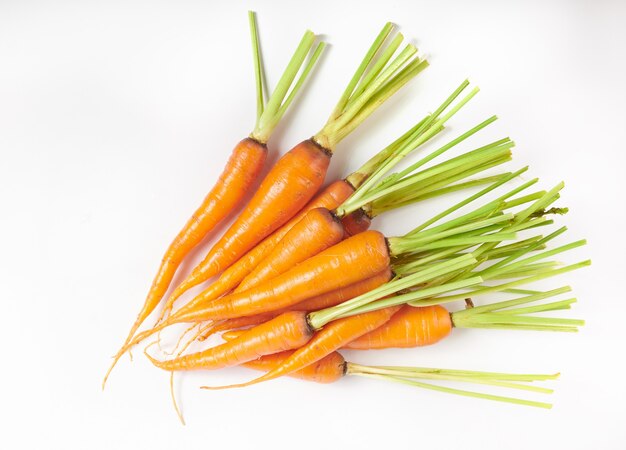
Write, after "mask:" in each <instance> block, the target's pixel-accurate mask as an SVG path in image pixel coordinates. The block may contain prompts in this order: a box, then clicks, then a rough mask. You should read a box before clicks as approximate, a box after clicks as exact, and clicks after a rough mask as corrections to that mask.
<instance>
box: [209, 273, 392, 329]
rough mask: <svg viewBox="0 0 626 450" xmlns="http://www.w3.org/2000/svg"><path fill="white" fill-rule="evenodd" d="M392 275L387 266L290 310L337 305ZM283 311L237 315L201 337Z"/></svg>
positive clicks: (259, 320) (260, 319) (367, 290)
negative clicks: (371, 275) (364, 278)
mask: <svg viewBox="0 0 626 450" xmlns="http://www.w3.org/2000/svg"><path fill="white" fill-rule="evenodd" d="M392 277H393V273H392V272H391V269H389V268H387V269H385V270H383V271H382V272H380V273H378V274H376V275H374V276H373V277H370V278H367V279H366V280H363V281H358V282H356V283H354V284H351V285H350V286H346V287H343V288H339V289H336V290H334V291H332V292H328V293H326V294H322V295H318V296H317V297H312V298H309V299H307V300H304V301H303V302H300V303H298V304H296V305H295V306H293V307H291V308H289V310H291V311H317V310H318V309H323V308H328V307H330V306H335V305H338V304H340V303H342V302H344V301H346V300H349V299H351V298H354V297H356V296H358V295H361V294H364V293H366V292H369V291H371V290H372V289H375V288H377V287H378V286H381V285H382V284H384V283H386V282H388V281H389V280H391V278H392ZM283 312H285V311H284V310H279V311H274V312H271V313H265V314H259V315H256V316H244V317H237V318H235V319H228V320H224V321H222V322H219V323H217V324H215V325H214V326H212V327H211V328H209V329H208V330H206V331H205V332H204V334H203V335H202V336H201V337H200V338H199V339H200V340H204V339H206V338H207V337H209V336H211V335H212V334H214V333H218V332H220V331H225V330H234V329H237V328H244V327H249V326H251V325H258V324H260V323H263V322H267V321H268V320H271V319H273V318H274V317H276V316H278V315H280V314H282V313H283Z"/></svg>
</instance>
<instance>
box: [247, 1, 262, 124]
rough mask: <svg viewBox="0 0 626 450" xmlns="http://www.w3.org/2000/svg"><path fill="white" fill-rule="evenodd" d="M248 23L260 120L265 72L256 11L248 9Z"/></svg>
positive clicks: (257, 112)
mask: <svg viewBox="0 0 626 450" xmlns="http://www.w3.org/2000/svg"><path fill="white" fill-rule="evenodd" d="M248 23H249V25H250V40H251V41H252V58H253V63H254V81H255V91H256V120H257V121H258V120H259V119H260V118H261V115H262V114H263V109H264V108H265V100H264V90H265V74H264V70H263V61H262V60H261V48H260V45H259V32H258V29H257V20H256V13H255V12H254V11H248Z"/></svg>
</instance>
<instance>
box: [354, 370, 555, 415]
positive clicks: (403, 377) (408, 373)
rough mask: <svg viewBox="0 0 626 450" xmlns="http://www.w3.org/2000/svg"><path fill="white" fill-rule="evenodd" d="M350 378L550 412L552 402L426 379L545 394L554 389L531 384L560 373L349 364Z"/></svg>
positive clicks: (551, 378)
mask: <svg viewBox="0 0 626 450" xmlns="http://www.w3.org/2000/svg"><path fill="white" fill-rule="evenodd" d="M346 375H357V376H361V377H367V378H374V379H379V380H385V381H391V382H395V383H400V384H405V385H408V386H413V387H418V388H422V389H429V390H433V391H438V392H444V393H448V394H455V395H461V396H465V397H473V398H480V399H484V400H493V401H499V402H504V403H512V404H516V405H525V406H533V407H537V408H544V409H550V408H552V405H551V404H550V403H544V402H537V401H532V400H524V399H519V398H514V397H504V396H500V395H493V394H486V393H482V392H475V391H468V390H462V389H457V388H451V387H448V386H442V385H439V384H433V383H431V382H429V383H425V382H424V381H422V380H428V381H435V382H441V381H444V382H459V383H469V384H480V385H487V386H495V387H501V388H509V389H518V390H525V391H530V392H537V393H542V394H551V393H552V392H553V390H552V389H547V388H543V387H537V386H532V385H528V384H522V383H528V382H533V381H545V380H556V379H557V378H558V377H559V374H558V373H557V374H553V375H541V374H538V375H534V374H506V373H490V372H475V371H459V370H448V369H431V368H422V367H398V366H396V367H385V366H379V367H376V366H362V365H360V364H354V363H347V365H346Z"/></svg>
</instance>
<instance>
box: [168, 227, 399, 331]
mask: <svg viewBox="0 0 626 450" xmlns="http://www.w3.org/2000/svg"><path fill="white" fill-rule="evenodd" d="M389 263H390V256H389V250H388V248H387V242H386V240H385V237H384V236H383V235H382V234H381V233H379V232H377V231H366V232H364V233H359V234H357V235H356V236H352V237H350V238H348V239H346V240H344V241H342V242H340V243H338V244H337V245H335V246H333V247H331V248H329V249H327V250H325V251H323V252H321V253H319V254H317V255H315V256H313V257H312V258H309V259H307V260H306V261H304V262H302V263H300V264H298V265H297V266H295V267H293V268H292V269H291V270H289V271H287V272H285V273H283V274H282V275H279V276H278V277H276V278H273V279H271V280H268V281H265V282H263V283H261V284H259V285H257V286H255V287H254V288H252V289H249V290H247V291H243V292H238V293H233V294H230V295H227V296H225V297H222V298H220V299H217V300H215V301H213V302H210V303H208V304H206V305H203V306H202V307H201V308H197V309H194V310H191V311H188V312H185V314H180V311H179V312H177V313H175V314H173V315H172V316H170V318H169V319H167V320H166V321H165V322H164V323H163V324H172V323H179V322H202V321H205V320H221V319H231V318H235V317H241V316H251V315H255V314H261V313H265V312H269V311H275V310H279V309H284V308H288V307H291V306H293V305H296V304H297V303H299V302H301V301H303V300H306V299H308V298H311V297H313V296H316V295H320V294H324V293H327V292H331V291H333V290H335V289H339V288H341V287H345V286H349V285H351V284H353V283H356V282H358V281H362V280H364V279H366V278H369V277H372V276H374V275H376V274H378V273H380V272H382V271H383V270H385V269H387V268H389ZM163 324H162V325H163Z"/></svg>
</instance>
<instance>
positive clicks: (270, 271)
mask: <svg viewBox="0 0 626 450" xmlns="http://www.w3.org/2000/svg"><path fill="white" fill-rule="evenodd" d="M468 84H469V82H468V81H467V80H466V81H464V82H463V83H462V84H461V85H460V86H459V87H458V88H457V89H456V90H455V91H454V92H453V93H452V95H450V96H449V97H448V98H447V99H446V100H445V101H444V103H443V104H442V105H440V106H439V107H438V108H437V109H436V110H435V112H434V113H433V114H431V115H427V116H426V117H425V118H424V119H422V120H421V121H420V122H418V124H417V125H415V126H414V127H412V128H411V129H410V130H408V131H407V132H406V133H404V134H403V135H402V136H401V137H400V138H398V139H397V140H395V141H394V142H392V143H391V144H390V145H389V146H387V147H386V148H385V149H383V150H382V151H380V152H379V153H378V154H377V155H375V156H374V157H373V158H371V159H370V160H369V161H367V162H366V163H365V164H364V165H363V166H362V167H361V168H359V169H357V171H355V172H354V173H353V174H351V175H349V176H348V177H347V178H346V181H345V183H347V184H350V185H352V186H354V188H357V189H356V192H354V194H355V195H356V194H359V193H360V190H359V186H361V185H362V183H363V182H365V181H366V180H367V179H368V177H369V176H370V175H372V174H375V175H377V176H380V175H381V172H380V169H381V167H383V166H384V167H385V171H389V170H391V168H393V166H394V164H397V163H398V162H400V160H401V159H402V157H404V156H406V155H407V154H408V153H410V152H412V151H415V150H416V149H417V148H419V147H420V145H422V144H423V143H425V142H427V141H428V140H429V139H430V138H431V137H433V136H434V135H436V134H437V133H438V132H439V131H440V130H441V128H442V127H443V125H444V123H445V122H446V121H447V120H448V119H449V118H450V117H452V116H453V115H454V114H455V112H456V111H458V110H459V109H460V108H461V107H462V106H463V105H464V104H466V103H467V102H468V101H469V100H470V99H471V98H472V97H473V96H474V95H475V94H476V92H477V90H476V89H475V90H473V91H472V92H471V93H470V94H469V95H468V96H467V97H465V98H464V99H463V100H462V101H461V102H460V103H459V104H458V105H456V106H455V107H454V108H453V109H452V111H450V112H448V113H447V114H445V115H444V116H443V117H440V116H441V114H442V113H443V112H444V111H445V110H446V108H447V107H448V106H449V105H450V104H451V103H452V102H453V101H454V100H455V99H456V98H457V97H458V96H459V95H460V94H461V92H462V91H463V90H464V89H465V88H466V87H467V86H468ZM495 119H496V117H495V116H494V117H491V118H489V119H487V120H486V121H484V122H482V123H481V124H479V125H478V126H476V127H474V128H473V129H471V130H470V131H468V132H466V133H464V134H463V135H461V136H459V137H457V138H456V139H454V140H453V141H451V142H450V143H448V144H446V145H445V146H443V147H441V148H440V149H438V150H437V151H435V152H433V153H432V154H430V155H428V156H427V157H425V158H423V159H422V160H420V161H419V162H417V163H415V164H413V166H412V169H417V168H419V167H420V166H422V165H424V164H426V163H427V162H428V161H430V160H432V159H433V158H435V157H436V156H438V155H440V154H442V153H443V152H445V151H447V150H449V149H450V148H452V147H454V146H455V145H457V144H458V143H460V142H462V141H463V140H465V139H467V138H468V137H470V136H471V135H473V134H474V133H476V132H478V131H479V130H481V129H482V128H484V127H486V126H487V125H489V124H490V123H492V122H493V121H494V120H495ZM497 144H498V145H500V144H503V142H498V143H497ZM504 144H506V142H504ZM485 151H487V152H489V151H490V149H489V148H486V149H481V150H480V151H479V152H482V154H485ZM503 152H504V153H503ZM506 153H508V150H507V149H502V151H500V153H497V154H496V156H498V157H500V156H502V155H504V154H506ZM470 157H471V159H469V158H470ZM488 158H489V159H493V156H488ZM389 159H393V160H394V164H389V163H388V160H389ZM465 162H467V167H465V168H464V170H463V171H462V172H463V173H461V174H459V173H458V172H459V171H458V169H457V168H458V167H462V166H465V164H464V163H465ZM501 162H504V160H502V161H501ZM478 163H480V165H481V167H480V168H481V170H482V168H483V165H484V163H485V160H484V159H481V158H476V153H475V152H474V153H472V152H470V153H469V154H467V155H466V156H464V157H462V158H454V159H453V160H451V161H449V162H447V163H444V164H440V165H438V166H436V167H433V168H430V169H428V170H425V171H422V172H420V173H417V174H413V175H412V178H413V179H414V182H413V183H412V184H411V185H408V186H407V185H406V184H405V183H404V184H402V188H403V189H407V188H410V190H411V192H412V193H414V192H415V190H418V189H419V188H420V187H424V186H433V185H436V186H442V185H445V184H447V183H452V182H453V181H457V180H458V179H460V178H463V177H465V176H468V175H469V174H473V173H476V171H477V170H475V169H473V167H474V166H476V165H477V164H478ZM399 181H403V180H402V179H400V180H399ZM389 185H390V183H387V185H386V187H387V189H386V195H384V196H382V197H381V198H378V199H374V200H373V201H371V202H370V203H368V204H360V205H359V209H358V210H355V211H354V210H353V211H352V212H351V213H346V214H344V215H343V217H342V224H344V222H345V223H347V225H348V227H349V228H351V230H349V231H346V232H345V233H344V234H347V235H352V234H355V233H356V232H357V231H364V230H365V229H367V228H368V226H369V223H370V221H371V219H372V218H373V217H374V216H375V215H376V214H375V213H374V212H372V211H373V209H379V210H382V209H383V205H384V203H385V202H386V201H387V198H388V197H392V195H391V194H392V193H393V191H392V190H390V189H389ZM376 187H378V185H374V186H372V187H371V189H373V188H376ZM420 199H421V198H419V197H415V196H413V200H415V201H417V200H420ZM344 200H347V199H344ZM396 200H397V199H396V198H392V201H396ZM407 203H410V202H405V203H404V204H407ZM337 206H339V205H337ZM327 209H329V210H330V209H331V208H327ZM332 209H335V208H332ZM353 209H354V208H353ZM388 209H390V208H386V210H388ZM332 214H335V212H333V213H332ZM301 215H302V213H301V214H300V215H299V216H298V217H301ZM304 217H306V215H305V216H304ZM350 217H351V218H352V220H351V219H350ZM316 218H317V219H318V220H321V222H320V223H318V224H317V228H319V229H320V230H324V229H325V228H324V227H325V226H327V225H328V220H325V219H324V218H323V217H322V216H321V215H320V214H319V212H318V214H317V215H316ZM308 220H309V221H310V222H311V223H314V222H313V221H314V220H315V218H313V217H311V218H309V219H308ZM291 228H292V227H291V226H290V227H289V230H288V231H285V234H284V235H283V237H282V239H283V240H284V241H285V242H291V243H293V242H295V241H296V240H297V241H298V243H299V245H297V246H294V245H292V244H286V245H282V246H279V248H275V247H276V244H275V243H274V242H272V243H271V244H270V245H273V246H274V249H273V251H271V252H270V251H269V248H268V254H264V255H263V256H262V257H261V256H260V252H257V251H256V250H257V249H254V250H252V251H251V252H249V253H248V255H246V256H244V258H242V260H243V261H239V262H238V263H236V264H235V265H234V266H232V268H229V269H228V270H227V271H226V272H225V273H224V274H223V275H224V277H220V279H219V280H218V281H217V282H216V283H214V284H212V285H211V286H209V287H208V288H207V289H205V291H203V292H202V293H201V294H200V295H199V296H196V298H194V299H193V300H192V301H191V302H189V303H188V304H187V305H185V307H183V309H185V310H188V309H191V308H195V307H197V306H198V305H200V304H204V303H206V302H208V301H211V300H214V299H215V298H216V297H217V296H218V295H221V294H223V293H225V291H226V289H225V288H231V287H232V286H234V284H235V282H236V280H240V279H241V277H242V276H243V275H244V270H240V268H243V267H244V264H246V267H245V268H246V271H248V270H249V269H251V268H252V265H253V264H251V263H250V258H248V256H249V255H252V254H254V255H256V256H259V258H258V260H259V261H257V262H255V263H256V264H257V267H256V268H255V269H254V270H252V272H253V273H249V274H248V275H247V276H246V278H243V279H242V280H241V282H240V284H239V286H238V287H237V288H236V289H235V292H241V291H243V290H246V289H249V288H251V287H253V286H255V285H256V284H258V283H260V282H262V281H266V280H268V279H270V278H271V277H272V276H277V275H280V274H281V273H282V271H284V270H285V269H286V268H289V267H291V266H292V265H295V264H297V263H299V262H301V261H303V260H304V259H306V258H308V257H310V256H313V255H315V254H317V253H319V252H320V251H322V250H324V249H325V248H327V247H328V246H330V245H332V244H333V243H336V242H338V240H339V239H340V237H339V236H338V235H337V236H336V240H334V241H333V240H330V239H328V237H330V236H327V235H326V234H325V233H324V232H322V231H317V232H314V228H316V227H315V226H309V228H308V230H307V232H306V233H303V232H302V231H301V230H300V229H295V228H294V229H291ZM344 228H345V225H344ZM334 234H335V235H336V233H334ZM331 235H333V233H331ZM318 241H319V242H318ZM264 242H267V240H266V241H264ZM261 245H263V244H261ZM307 247H308V251H307ZM266 248H267V247H266ZM296 250H297V252H296ZM277 267H281V268H282V269H281V270H282V271H281V270H278V269H277ZM231 269H232V270H231ZM233 273H236V274H237V275H238V276H237V277H233V276H231V274H233ZM222 278H223V279H225V280H226V281H227V283H224V282H222Z"/></svg>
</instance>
